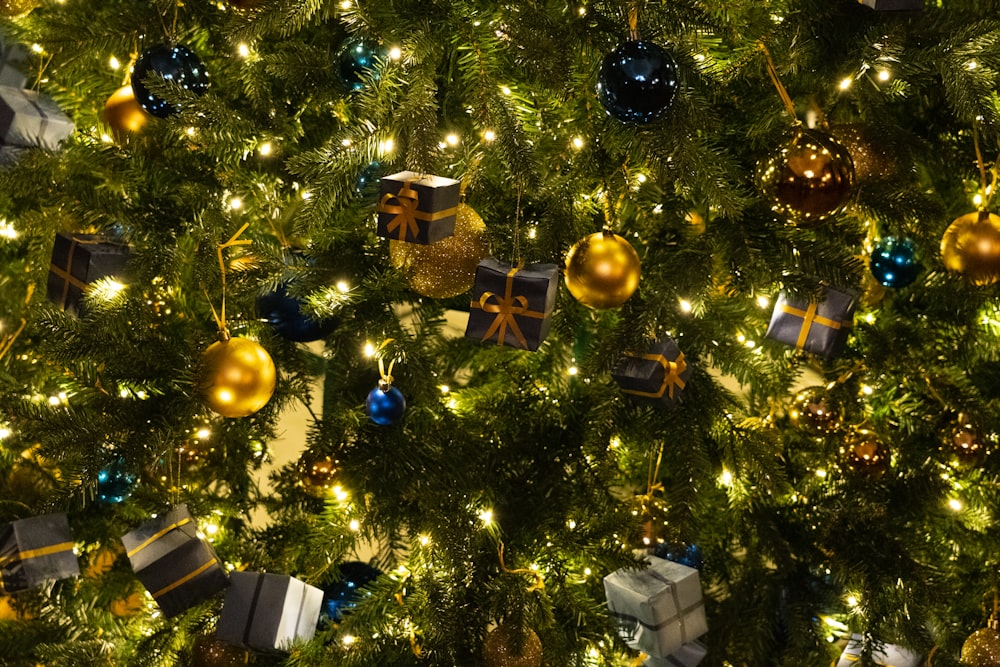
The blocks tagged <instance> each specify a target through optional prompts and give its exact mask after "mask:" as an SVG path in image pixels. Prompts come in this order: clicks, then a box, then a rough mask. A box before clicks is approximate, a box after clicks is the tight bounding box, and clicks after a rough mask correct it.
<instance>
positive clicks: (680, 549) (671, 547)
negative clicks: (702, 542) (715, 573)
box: [653, 542, 702, 570]
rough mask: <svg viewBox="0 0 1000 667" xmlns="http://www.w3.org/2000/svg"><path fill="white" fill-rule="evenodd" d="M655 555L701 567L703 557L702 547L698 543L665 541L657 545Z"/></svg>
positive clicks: (698, 568)
mask: <svg viewBox="0 0 1000 667" xmlns="http://www.w3.org/2000/svg"><path fill="white" fill-rule="evenodd" d="M653 555H654V556H658V557H660V558H665V559H667V560H670V561H673V562H675V563H680V564H681V565H687V566H688V567H693V568H694V569H696V570H700V569H701V564H702V557H701V547H699V546H698V545H697V544H683V543H680V542H664V543H662V544H659V545H657V547H656V549H655V550H654V551H653Z"/></svg>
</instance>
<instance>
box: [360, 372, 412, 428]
mask: <svg viewBox="0 0 1000 667" xmlns="http://www.w3.org/2000/svg"><path fill="white" fill-rule="evenodd" d="M405 410H406V398H405V397H404V396H403V392H401V391H400V390H399V389H396V388H395V387H393V386H392V385H390V384H388V383H387V382H384V381H383V382H379V383H378V386H377V387H375V388H374V389H372V390H371V391H370V392H368V398H366V399H365V414H367V415H368V418H369V419H371V420H372V421H373V422H375V423H376V424H378V425H379V426H389V425H390V424H395V423H396V422H398V421H399V418H400V417H402V416H403V412H404V411H405Z"/></svg>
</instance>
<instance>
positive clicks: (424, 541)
mask: <svg viewBox="0 0 1000 667" xmlns="http://www.w3.org/2000/svg"><path fill="white" fill-rule="evenodd" d="M418 539H419V541H420V546H422V547H426V546H427V545H428V544H430V543H431V538H430V537H429V536H427V535H421V536H420V537H419V538H418Z"/></svg>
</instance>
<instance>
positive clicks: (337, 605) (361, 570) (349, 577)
mask: <svg viewBox="0 0 1000 667" xmlns="http://www.w3.org/2000/svg"><path fill="white" fill-rule="evenodd" d="M337 570H338V572H339V574H340V579H339V580H338V581H336V582H335V583H333V584H330V585H329V586H324V587H323V606H322V607H321V612H320V625H325V624H326V623H329V622H330V621H334V622H336V621H339V620H340V619H342V618H343V617H344V613H345V612H347V611H349V610H350V609H351V608H353V607H354V605H355V604H356V603H357V599H358V596H359V595H361V594H362V593H363V591H362V590H361V589H362V588H364V587H365V586H367V585H368V584H370V583H371V582H373V581H375V579H377V578H378V576H379V575H380V574H382V572H381V570H378V569H376V568H374V567H372V566H371V565H369V564H368V563H362V562H361V561H356V560H352V561H346V562H343V563H341V564H340V565H339V566H338V568H337Z"/></svg>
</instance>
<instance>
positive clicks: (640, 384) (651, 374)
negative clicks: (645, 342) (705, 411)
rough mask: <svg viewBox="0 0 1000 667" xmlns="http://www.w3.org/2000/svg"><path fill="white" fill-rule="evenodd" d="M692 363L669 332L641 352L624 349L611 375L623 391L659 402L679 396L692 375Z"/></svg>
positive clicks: (649, 401) (670, 403)
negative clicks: (685, 357)
mask: <svg viewBox="0 0 1000 667" xmlns="http://www.w3.org/2000/svg"><path fill="white" fill-rule="evenodd" d="M691 371H692V368H691V365H690V364H689V363H688V362H687V360H685V359H684V353H683V352H681V351H680V348H678V347H677V343H675V342H674V340H673V339H672V338H670V337H669V336H664V337H663V338H660V339H658V340H657V341H655V342H654V343H653V344H652V345H651V346H650V347H649V348H648V350H647V351H646V352H645V353H643V354H637V353H633V352H626V353H625V355H624V356H623V357H622V358H621V359H620V360H619V361H618V363H617V364H616V365H615V369H614V370H613V371H612V372H611V377H613V378H614V379H615V382H617V383H618V386H619V387H621V388H622V393H624V394H627V395H628V396H631V397H632V398H635V399H636V400H639V401H642V402H645V403H650V404H653V405H658V406H668V405H673V404H674V403H676V402H677V401H679V400H681V391H683V389H684V387H685V386H686V385H687V381H688V379H689V378H690V377H691Z"/></svg>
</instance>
